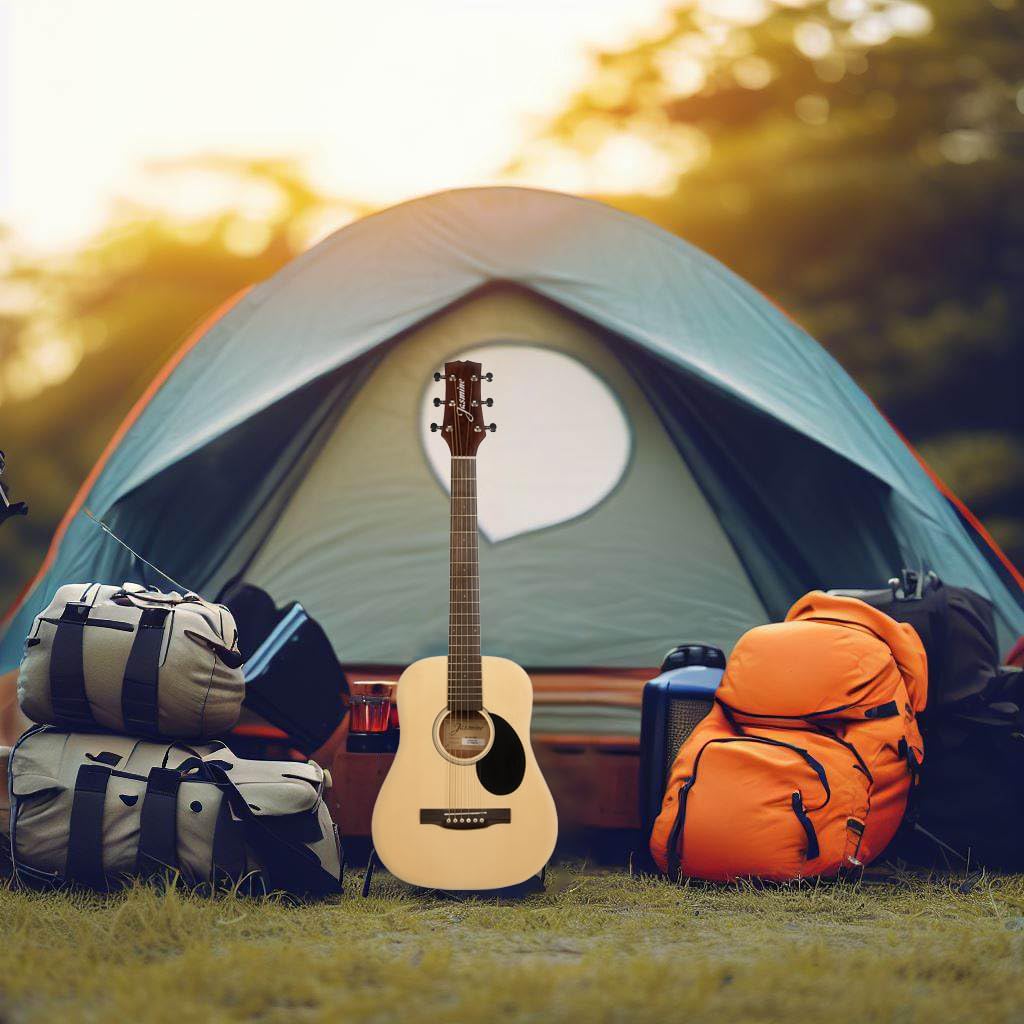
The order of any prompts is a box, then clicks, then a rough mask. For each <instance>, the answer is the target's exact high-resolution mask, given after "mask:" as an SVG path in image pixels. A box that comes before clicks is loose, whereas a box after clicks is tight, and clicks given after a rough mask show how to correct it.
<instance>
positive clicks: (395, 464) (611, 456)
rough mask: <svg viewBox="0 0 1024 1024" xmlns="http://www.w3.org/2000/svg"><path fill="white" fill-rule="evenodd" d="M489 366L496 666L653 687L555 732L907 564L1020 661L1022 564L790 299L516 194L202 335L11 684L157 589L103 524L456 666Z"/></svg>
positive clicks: (575, 683) (580, 707)
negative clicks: (474, 406)
mask: <svg viewBox="0 0 1024 1024" xmlns="http://www.w3.org/2000/svg"><path fill="white" fill-rule="evenodd" d="M470 352H472V353H476V354H478V355H479V358H480V359H481V360H482V361H483V362H484V363H485V364H486V365H485V369H491V370H493V371H494V372H495V374H496V380H495V381H494V384H493V386H492V387H491V390H490V392H489V393H490V394H491V395H492V396H493V397H494V398H495V407H494V409H493V413H494V418H495V419H496V420H497V421H498V423H499V430H498V432H497V433H496V434H495V435H494V436H493V437H488V439H487V441H486V443H485V444H484V446H483V448H482V449H481V454H480V459H479V463H480V493H481V503H480V513H481V526H482V529H483V537H482V540H481V552H480V564H481V588H482V606H483V612H482V626H483V639H484V647H485V649H486V650H487V652H488V653H492V654H500V655H505V656H508V657H511V658H513V659H514V660H516V661H518V662H519V663H521V664H523V665H524V666H526V667H527V668H529V669H534V670H542V671H550V672H552V673H554V674H555V675H556V676H557V677H558V678H560V679H563V680H565V679H567V678H569V674H570V670H575V669H579V668H602V669H608V670H615V671H616V672H620V673H621V675H622V678H623V679H630V677H631V676H632V677H633V678H632V680H631V681H630V682H629V683H628V686H625V687H619V688H617V689H614V693H613V694H612V695H611V696H608V695H607V694H604V693H603V691H599V687H598V685H597V684H596V683H595V684H594V685H593V686H592V687H589V688H588V686H589V684H588V683H587V682H586V678H587V677H585V676H580V675H578V674H577V675H572V676H571V680H572V682H571V684H570V683H568V682H563V683H559V684H558V685H556V686H554V687H553V688H552V690H551V691H550V693H548V694H547V695H546V696H544V697H543V699H542V700H540V701H539V707H538V714H537V728H538V730H540V731H541V732H548V733H551V734H554V733H558V734H593V733H606V734H609V735H617V736H627V737H628V736H634V737H635V735H636V734H637V732H638V729H639V713H638V707H637V701H636V691H637V690H638V686H639V684H638V683H637V681H636V678H635V677H636V675H637V674H639V675H641V676H642V675H643V673H642V672H640V673H632V672H628V671H626V670H631V669H645V668H650V667H651V666H654V665H656V664H657V663H658V661H659V660H660V657H661V655H662V654H663V652H664V650H665V649H666V648H667V647H669V646H671V645H673V644H674V643H677V642H679V641H681V640H703V641H707V642H711V643H717V644H719V645H720V646H723V647H725V648H729V647H731V645H732V643H733V642H734V641H735V639H736V638H737V637H738V636H739V635H740V634H741V633H742V632H744V631H745V630H746V629H748V628H750V627H751V626H753V625H756V624H758V623H761V622H764V621H767V620H769V619H772V618H777V617H780V616H781V615H783V614H784V612H785V610H786V609H787V608H788V606H789V604H790V603H791V601H792V600H793V599H795V598H796V597H797V596H799V595H800V594H801V593H803V592H805V591H807V590H809V589H811V588H813V587H833V586H834V587H840V586H841V587H856V586H877V585H878V583H879V581H880V580H884V579H886V578H887V577H888V576H889V575H890V574H891V573H892V572H893V571H894V570H895V569H896V568H898V567H899V566H901V565H911V566H920V565H927V566H929V567H931V568H934V569H935V570H936V571H937V572H938V573H939V574H940V575H941V576H942V577H943V578H944V579H946V580H947V581H948V582H950V583H955V584H961V585H966V586H970V587H972V588H974V589H976V590H978V591H980V592H981V593H983V594H986V595H987V596H988V597H989V598H991V600H992V601H993V603H994V604H995V607H996V613H997V619H998V622H999V628H1000V634H1001V641H1002V642H1003V645H1004V646H1006V645H1007V644H1008V643H1009V641H1010V640H1011V639H1012V638H1013V637H1015V636H1016V635H1018V634H1020V633H1022V632H1024V593H1022V591H1021V588H1020V586H1019V584H1018V582H1017V578H1015V577H1014V570H1013V569H1012V567H1011V566H1009V565H1008V564H1006V565H1004V564H1003V563H1002V562H1001V561H1000V557H999V556H998V552H996V551H994V550H992V549H991V548H989V547H988V546H987V545H986V544H985V543H984V542H983V541H981V540H979V538H978V537H977V536H975V535H974V533H973V531H972V528H971V527H970V524H969V523H967V522H965V520H964V519H963V518H962V517H961V515H959V514H958V512H957V511H956V509H955V508H954V507H953V506H952V505H951V504H950V502H949V501H948V500H947V498H946V497H945V496H944V495H943V494H942V493H941V492H940V490H939V489H938V488H937V487H936V485H935V483H934V482H933V481H932V479H931V478H930V476H929V475H928V473H927V471H926V469H925V468H924V467H922V465H921V464H920V463H919V462H918V461H917V459H916V458H915V456H914V455H913V453H912V452H911V451H910V450H909V449H908V447H907V446H906V445H905V444H904V443H903V442H902V441H901V439H900V438H899V436H898V435H897V434H896V433H895V431H894V430H893V429H892V428H891V427H890V426H889V424H888V423H887V422H886V421H885V419H884V418H883V417H882V416H881V414H880V413H879V412H878V411H877V410H876V409H875V407H874V406H873V405H872V403H871V402H870V401H869V400H868V399H867V397H866V396H865V395H864V394H863V393H862V392H861V391H860V390H859V389H858V388H857V386H856V385H855V384H854V383H853V381H852V380H851V379H850V378H849V377H848V375H847V374H846V373H845V372H844V371H843V370H842V369H841V368H840V366H839V365H838V364H837V363H836V362H835V361H834V360H833V359H832V358H831V357H830V356H829V355H828V354H827V353H826V352H825V351H824V350H823V349H822V348H820V346H818V345H817V344H816V343H815V342H814V341H813V340H812V339H811V338H810V337H809V336H808V335H807V334H806V333H805V332H803V331H802V330H801V329H800V328H799V327H798V326H796V325H795V324H794V323H792V322H791V321H790V320H789V319H787V318H786V316H785V315H784V314H782V313H781V312H779V311H778V310H777V309H776V308H775V307H774V306H772V304H771V303H770V302H768V301H767V300H766V299H765V298H764V297H762V296H761V295H760V294H759V293H757V292H756V291H755V290H754V289H752V288H751V287H749V286H748V285H746V284H745V283H743V282H742V281H741V280H739V279H738V278H737V277H736V276H735V275H733V274H732V273H731V272H729V271H728V270H726V269H725V268H724V267H722V266H721V265H720V264H718V263H717V262H716V261H714V260H712V259H711V258H710V257H708V256H706V255H705V254H703V253H701V252H699V251H697V250H695V249H694V248H693V247H691V246H689V245H687V244H686V243H685V242H682V241H680V240H679V239H678V238H676V237H675V236H672V235H670V234H668V233H666V232H664V231H661V230H660V229H658V228H656V227H654V226H653V225H651V224H649V223H647V222H645V221H643V220H640V219H638V218H635V217H632V216H630V215H627V214H625V213H622V212H619V211H616V210H613V209H611V208H609V207H606V206H603V205H601V204H599V203H596V202H592V201H588V200H581V199H578V198H574V197H569V196H564V195H559V194H555V193H547V192H538V191H532V190H526V189H516V188H488V189H468V190H461V191H456V192H448V193H442V194H439V195H434V196H429V197H427V198H424V199H419V200H415V201H412V202H409V203H405V204H402V205H400V206H397V207H394V208H392V209H389V210H386V211H384V212H382V213H379V214H376V215H374V216H371V217H368V218H366V219H364V220H362V221H359V222H357V223H355V224H352V225H350V226H348V227H346V228H344V229H343V230H341V231H339V232H337V233H336V234H334V235H333V236H331V237H330V238H328V239H326V240H325V241H324V242H322V243H320V244H319V245H317V246H315V247H314V248H313V249H311V250H309V251H308V252H307V253H305V254H304V255H302V256H301V257H299V258H298V259H296V260H295V261H293V263H291V264H290V265H289V266H288V267H286V268H285V269H284V270H282V271H281V272H279V273H278V274H276V275H275V276H274V277H273V278H271V279H270V280H268V281H267V282H265V283H264V284H262V285H259V286H257V287H256V288H254V289H252V290H250V291H249V292H247V293H246V294H244V295H243V296H241V297H240V298H238V299H237V300H235V301H234V302H233V303H232V304H230V305H229V308H227V309H226V311H224V312H223V313H222V314H221V315H219V316H217V317H215V318H214V320H213V321H212V322H211V324H210V325H209V326H208V327H207V328H206V329H205V330H201V331H200V332H199V333H198V334H197V335H196V336H195V337H194V338H192V339H190V341H189V342H188V343H187V344H186V346H185V347H184V348H183V350H182V351H181V352H180V353H179V354H178V356H176V357H175V360H173V361H172V365H171V366H170V367H168V368H167V370H166V371H165V372H164V373H163V374H162V375H161V377H160V378H159V379H158V381H157V382H155V383H154V386H153V387H152V388H151V389H150V391H149V392H148V393H147V396H146V397H145V398H144V399H143V400H142V401H141V402H140V403H139V405H138V406H137V407H136V409H135V410H134V411H133V413H132V415H131V416H130V417H129V421H128V422H127V423H126V424H125V426H124V427H123V428H122V430H121V431H119V434H118V436H117V438H116V439H115V441H114V442H112V444H111V446H110V447H109V448H108V450H107V452H106V453H105V455H104V457H103V458H102V459H101V461H100V464H99V465H98V466H97V468H96V470H95V471H94V473H93V474H92V476H91V477H90V480H89V481H88V483H87V485H86V486H85V487H84V488H83V491H82V493H81V494H80V496H79V498H78V499H76V503H75V505H74V506H73V507H72V509H71V510H69V516H68V517H67V518H66V520H65V522H64V524H62V528H61V529H60V530H59V531H58V535H57V537H56V538H55V540H54V545H53V547H52V549H51V552H50V555H49V556H48V558H47V561H46V563H45V565H44V569H43V571H42V572H41V573H40V576H39V577H38V578H37V580H36V582H35V583H34V585H33V587H32V588H31V590H30V591H29V592H28V594H27V596H26V597H25V599H24V600H23V601H22V602H21V604H20V606H19V607H18V608H17V609H16V610H15V612H14V614H13V617H12V618H11V620H10V621H9V624H8V627H7V631H6V634H5V636H4V638H3V641H2V644H0V671H7V670H9V669H11V668H13V667H14V666H15V665H16V664H17V661H18V659H19V657H20V653H21V640H22V638H23V637H24V635H25V634H26V632H27V629H28V625H29V623H30V621H31V618H32V616H33V615H35V614H36V613H37V612H38V611H39V610H40V608H42V607H43V606H44V605H45V603H46V601H47V599H48V597H49V596H50V594H52V592H53V590H54V589H55V588H56V587H57V586H58V585H59V584H61V583H64V582H69V581H75V580H88V579H102V580H114V581H119V580H121V579H130V578H138V575H139V573H138V569H137V567H136V566H133V564H132V559H131V557H130V556H129V555H128V554H127V553H126V552H125V551H124V550H123V549H121V548H120V547H119V546H117V545H115V544H113V543H112V542H111V541H110V540H109V538H107V537H106V536H105V535H104V534H103V533H102V532H101V531H100V530H98V529H97V528H96V526H95V525H94V524H93V523H91V522H89V521H88V519H86V518H85V517H83V516H82V515H78V514H77V512H78V511H79V510H80V509H81V507H82V506H85V507H88V508H89V509H90V510H91V511H92V512H93V513H94V514H95V515H97V516H99V517H100V518H102V519H103V520H105V521H106V522H108V523H109V524H110V525H111V526H112V528H113V529H114V530H115V531H116V532H117V533H118V534H119V535H120V536H122V537H123V538H124V539H125V540H126V541H127V542H128V543H129V544H130V545H131V546H132V547H134V548H136V549H137V550H139V551H141V552H143V553H145V555H146V557H147V558H148V559H150V560H151V561H152V562H154V563H156V564H158V565H159V566H160V567H161V568H162V569H163V570H164V571H166V572H167V573H169V574H170V575H171V576H173V577H174V578H175V579H178V580H181V581H182V582H183V583H185V584H187V585H188V586H190V587H192V588H194V589H197V590H199V591H201V592H202V593H204V595H206V596H211V597H212V596H215V595H216V594H218V593H219V592H220V591H221V590H222V589H223V588H224V587H225V586H226V585H227V584H228V583H229V582H231V581H237V580H245V581H247V582H251V583H254V584H257V585H259V586H262V587H263V588H265V589H266V590H268V591H269V592H270V593H271V595H272V596H273V597H274V598H275V599H276V600H278V601H279V602H284V601H286V600H291V599H297V600H300V601H302V603H303V604H304V605H305V606H306V607H307V608H308V609H309V611H310V612H311V613H312V614H313V615H314V616H315V617H316V618H317V619H319V621H320V622H321V623H322V624H323V626H324V628H325V629H326V631H327V633H328V635H329V636H330V638H331V640H332V642H333V643H334V645H335V648H336V650H337V652H338V654H339V656H340V658H341V659H342V661H343V663H345V664H346V665H361V666H378V667H385V666H386V667H394V666H402V665H404V664H407V663H409V662H411V661H413V660H415V659H416V658H419V657H423V656H426V655H430V654H437V653H442V652H443V651H444V649H445V645H446V640H447V602H446V597H445V594H446V590H447V577H446V573H447V528H448V520H447V512H446V507H445V503H446V493H445V486H446V476H445V474H446V469H447V463H446V462H444V461H439V458H440V456H443V455H444V446H443V444H442V443H441V442H440V441H438V439H437V438H431V436H430V434H429V433H428V432H426V424H427V422H428V421H429V412H428V409H429V408H430V407H429V399H430V397H431V396H432V395H433V394H434V393H435V390H434V389H433V387H432V381H431V374H432V372H433V371H434V370H435V369H437V368H439V367H440V366H441V364H442V363H443V362H444V361H445V360H446V359H451V358H457V357H459V356H462V355H465V354H466V353H470ZM151 582H158V581H157V580H156V579H155V578H154V579H152V580H151ZM559 674H560V675H559ZM626 691H628V693H626V696H623V693H625V692H626ZM605 697H608V699H605Z"/></svg>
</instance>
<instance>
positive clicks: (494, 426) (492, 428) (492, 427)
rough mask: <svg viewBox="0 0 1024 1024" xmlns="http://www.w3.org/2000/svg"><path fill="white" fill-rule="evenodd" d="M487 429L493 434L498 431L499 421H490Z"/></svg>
mask: <svg viewBox="0 0 1024 1024" xmlns="http://www.w3.org/2000/svg"><path fill="white" fill-rule="evenodd" d="M487 429H488V430H489V431H490V432H491V433H492V434H493V433H494V431H496V430H497V429H498V424H497V423H488V424H487Z"/></svg>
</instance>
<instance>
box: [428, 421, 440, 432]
mask: <svg viewBox="0 0 1024 1024" xmlns="http://www.w3.org/2000/svg"><path fill="white" fill-rule="evenodd" d="M440 429H441V425H440V424H439V423H431V424H430V432H431V433H432V434H436V433H437V432H438V431H439V430H440Z"/></svg>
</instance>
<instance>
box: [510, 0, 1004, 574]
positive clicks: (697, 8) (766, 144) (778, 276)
mask: <svg viewBox="0 0 1024 1024" xmlns="http://www.w3.org/2000/svg"><path fill="white" fill-rule="evenodd" d="M759 6H762V7H763V10H761V11H758V7H759ZM745 10H746V11H752V12H753V14H752V15H751V16H752V17H753V18H754V19H755V20H753V23H746V24H745V23H738V22H737V20H736V19H737V18H740V19H742V17H743V14H744V12H745ZM748 20H749V19H748ZM929 26H930V27H929ZM900 32H902V33H904V34H900ZM1022 55H1024V5H1022V4H1020V3H1017V2H1016V0H998V3H997V4H993V3H991V2H989V0H936V2H935V3H934V4H933V5H932V8H931V10H930V11H929V10H928V9H926V8H925V7H923V6H921V5H919V4H912V3H906V2H903V0H830V2H828V3H825V2H821V0H809V2H801V0H788V2H782V0H775V2H771V0H766V2H765V3H764V4H763V5H760V4H759V2H757V0H750V2H749V3H744V2H742V0H736V2H732V3H730V2H724V0H704V2H698V3H693V4H689V5H686V6H684V7H681V8H679V9H678V10H677V11H676V13H675V16H674V17H673V18H672V19H671V20H670V22H669V24H668V25H667V27H666V28H665V29H664V31H663V32H662V33H661V34H660V35H659V36H657V37H656V38H652V39H648V40H644V41H643V42H640V43H637V44H635V45H632V46H629V47H627V48H625V49H622V50H617V51H610V52H604V53H599V54H597V55H596V57H595V61H594V71H593V76H592V79H591V81H590V82H589V84H588V85H587V87H586V88H585V89H583V90H582V91H581V92H580V94H579V95H578V96H576V97H575V99H574V100H573V101H572V102H571V103H570V104H569V105H568V107H567V109H566V110H565V111H564V112H563V113H562V114H561V115H560V116H559V117H558V118H557V119H555V120H554V121H553V122H552V124H551V125H550V126H549V128H548V130H547V131H546V133H545V135H544V136H543V137H542V138H541V139H539V140H538V141H537V143H536V144H535V145H534V147H533V148H532V149H528V150H527V152H526V155H525V156H524V158H523V160H522V161H521V162H520V163H519V164H518V165H517V167H516V170H518V171H520V172H524V171H526V172H528V171H530V170H531V169H533V170H536V169H537V168H538V165H541V164H543V162H544V160H545V159H547V158H550V155H551V152H552V147H555V149H556V151H557V152H558V153H559V154H561V155H562V157H563V158H565V155H566V154H568V156H570V157H575V158H576V159H578V160H579V161H580V162H581V164H582V165H583V166H595V165H596V166H598V167H600V165H601V163H602V159H603V158H604V156H605V155H607V153H608V152H609V150H608V149H607V147H608V146H609V144H610V140H616V139H618V140H621V139H622V138H623V136H624V135H625V136H626V137H628V138H631V139H633V140H634V141H635V140H640V144H642V145H643V146H648V147H649V149H650V152H651V153H652V154H653V155H651V156H650V157H649V159H648V161H647V162H648V163H650V164H653V165H657V164H658V160H659V159H660V160H662V161H663V162H664V163H665V166H666V167H667V168H668V169H669V170H668V171H667V173H665V174H664V175H663V177H664V179H665V180H664V181H663V182H662V183H661V184H660V185H659V186H658V190H659V192H660V194H656V195H651V194H647V195H640V194H638V195H614V196H608V197H607V198H609V199H610V200H611V201H614V202H616V203H617V204H618V205H620V206H623V207H625V208H627V209H630V210H633V211H634V212H637V213H640V214H643V215H645V216H647V217H650V218H651V219H652V220H654V221H656V222H657V223H659V224H661V225H663V226H664V227H667V228H668V229H669V230H671V231H674V232H676V233H677V234H679V235H681V236H682V237H684V238H686V239H688V240H689V241H691V242H693V243H695V244H696V245H698V246H700V247H702V248H704V249H706V250H708V251H709V252H711V253H712V254H714V255H715V256H717V257H718V258H719V259H721V260H722V261H723V262H724V263H726V264H727V265H728V266H730V267H731V268H733V269H734V270H736V271H737V272H738V273H739V274H741V275H742V276H744V277H745V278H747V279H748V280H750V281H752V282H753V283H754V284H755V285H757V286H758V287H759V288H761V289H762V290H763V291H764V292H766V293H767V294H768V295H770V296H771V297H772V298H773V299H775V300H776V301H778V302H779V303H780V304H781V305H783V306H784V307H785V308H786V309H787V310H789V311H790V312H791V313H792V315H793V316H794V317H795V319H797V320H798V321H799V322H800V323H801V324H802V325H803V326H805V327H806V328H807V329H808V330H809V331H810V332H811V334H813V335H814V336H815V337H816V338H818V339H819V340H820V341H821V342H823V344H825V345H826V346H827V347H828V348H829V350H830V351H831V352H832V353H833V354H834V355H835V356H836V357H837V358H838V359H839V360H840V362H841V363H843V365H844V366H845V367H846V368H847V369H848V370H849V371H850V373H851V374H852V375H853V376H854V377H855V378H856V379H857V381H858V382H859V383H860V384H861V385H862V386H863V387H864V388H865V390H866V391H867V392H868V393H869V394H870V395H871V396H872V397H873V398H874V399H875V401H876V402H877V403H878V404H879V405H880V406H881V407H882V408H883V409H884V411H885V412H886V414H887V415H888V416H889V417H890V419H892V420H893V421H894V422H895V423H896V424H897V425H898V426H899V427H900V428H901V430H902V431H903V432H904V434H906V435H907V436H908V437H910V439H911V440H912V441H914V442H921V443H923V444H924V445H925V447H926V448H927V451H928V454H929V456H930V457H932V458H933V459H934V460H935V462H936V465H937V466H938V467H940V468H941V470H942V471H943V472H944V473H945V474H947V475H948V478H949V479H948V481H947V482H948V483H949V484H950V485H951V486H952V487H953V488H954V490H956V491H958V492H960V493H961V496H962V497H963V498H964V499H965V500H966V501H967V502H968V503H969V504H971V505H972V506H973V507H974V510H975V511H976V512H977V513H978V514H979V515H980V516H981V517H982V518H983V519H984V520H986V521H987V522H988V523H989V525H990V527H991V528H992V529H993V532H994V533H995V534H996V535H997V538H998V539H1000V540H1001V541H1002V542H1003V543H1005V545H1006V546H1007V548H1008V549H1009V550H1010V553H1011V555H1012V556H1015V557H1016V559H1017V560H1018V561H1024V464H1022V462H1021V459H1020V454H1019V453H1020V450H1021V445H1022V444H1024V395H1022V381H1024V343H1022V341H1021V327H1020V325H1021V323H1024V184H1022V183H1024V166H1022V164H1024V161H1022V154H1024V144H1022V142H1021V140H1022V139H1024V56H1022ZM634 152H635V153H636V154H637V156H636V161H635V162H636V164H637V165H641V164H643V162H644V161H643V160H642V159H641V156H642V154H643V153H644V152H645V150H644V149H643V148H639V149H636V148H634ZM634 170H635V171H636V173H637V176H638V177H640V178H642V177H643V167H642V166H637V167H634ZM595 187H597V188H600V176H598V178H597V180H596V183H595Z"/></svg>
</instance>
